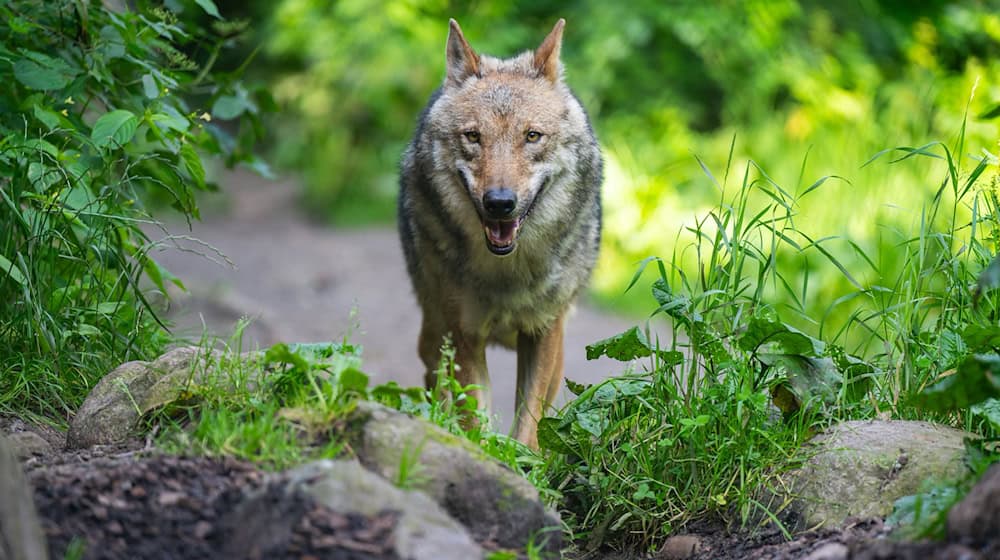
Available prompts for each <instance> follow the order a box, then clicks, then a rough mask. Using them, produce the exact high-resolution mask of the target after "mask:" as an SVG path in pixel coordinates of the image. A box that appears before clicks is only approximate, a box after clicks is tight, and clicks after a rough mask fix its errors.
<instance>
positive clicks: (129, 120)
mask: <svg viewBox="0 0 1000 560" xmlns="http://www.w3.org/2000/svg"><path fill="white" fill-rule="evenodd" d="M138 126H139V119H138V118H136V116H135V115H134V114H133V113H132V112H131V111H126V110H124V109H117V110H115V111H111V112H110V113H106V114H104V115H101V118H99V119H97V122H96V123H94V128H93V129H92V130H91V131H90V138H91V140H93V141H94V144H95V145H96V146H97V147H98V148H109V147H110V148H118V147H121V146H124V145H126V144H128V143H129V142H130V141H131V140H132V136H134V135H135V130H136V128H137V127H138Z"/></svg>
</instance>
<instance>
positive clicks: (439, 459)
mask: <svg viewBox="0 0 1000 560" xmlns="http://www.w3.org/2000/svg"><path fill="white" fill-rule="evenodd" d="M352 420H353V422H354V424H355V426H356V427H357V429H356V430H353V433H354V436H353V437H352V448H353V449H354V451H355V453H357V455H358V458H359V459H360V460H361V462H362V463H363V464H364V465H365V466H367V467H368V468H370V469H371V470H373V471H375V472H377V473H378V474H380V475H382V476H383V477H384V478H386V479H387V480H391V481H399V479H400V469H401V466H405V468H406V469H408V470H409V471H410V473H411V474H409V475H407V477H406V480H404V481H402V482H403V483H404V485H405V486H406V487H408V488H412V489H416V490H421V491H423V492H426V493H427V494H428V495H430V497H431V498H433V499H434V501H436V502H437V503H438V504H440V505H441V506H442V507H444V509H445V510H446V511H447V512H448V513H449V514H451V516H452V517H454V518H455V519H457V520H458V521H459V522H461V523H462V524H463V525H465V526H466V527H468V528H469V531H470V532H471V533H472V535H473V536H474V537H475V538H476V539H477V540H478V541H480V542H485V541H491V542H493V543H496V545H497V546H499V547H501V548H510V549H517V550H523V549H524V547H525V546H527V545H528V543H529V542H533V543H534V544H535V545H536V546H539V545H540V549H541V550H544V551H549V552H556V551H558V550H559V548H560V546H561V544H562V531H561V528H560V525H559V518H558V516H557V515H556V514H555V513H553V512H549V511H546V509H545V507H544V506H543V505H542V503H541V501H540V499H539V496H538V491H537V489H535V487H534V486H532V485H531V483H530V482H528V481H527V480H525V479H524V477H522V476H521V475H519V474H518V473H515V472H513V471H512V470H510V469H509V468H508V467H507V466H505V465H503V464H501V463H500V462H498V461H496V460H495V459H493V458H491V457H489V456H488V455H486V453H485V452H483V450H482V449H480V448H479V447H477V446H476V445H474V444H472V443H471V442H470V441H468V440H466V439H463V438H460V437H457V436H454V435H452V434H450V433H448V432H446V431H444V430H443V429H441V428H439V427H437V426H434V425H433V424H430V423H429V422H426V421H424V420H421V419H418V418H413V417H410V416H408V415H406V414H403V413H401V412H398V411H396V410H393V409H390V408H386V407H384V406H382V405H379V404H376V403H371V402H362V403H359V405H358V409H357V411H356V412H355V413H354V416H353V418H352Z"/></svg>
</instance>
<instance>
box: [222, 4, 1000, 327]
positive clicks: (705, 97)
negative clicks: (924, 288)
mask: <svg viewBox="0 0 1000 560" xmlns="http://www.w3.org/2000/svg"><path fill="white" fill-rule="evenodd" d="M217 3H218V5H219V7H220V10H221V12H222V13H223V15H224V16H225V17H227V18H232V19H241V18H245V19H247V20H248V21H249V22H250V25H249V28H248V29H249V31H248V33H250V36H248V37H244V38H243V44H244V45H245V49H244V50H245V51H246V52H245V53H238V54H235V55H231V56H233V60H232V61H230V63H231V64H232V65H233V66H235V65H238V64H242V63H244V60H242V59H241V56H242V55H244V54H250V52H253V53H254V58H253V60H252V62H251V63H250V64H249V66H248V67H247V70H248V74H249V76H250V77H251V78H254V79H256V80H257V81H258V82H259V83H260V84H261V85H262V86H263V87H262V88H261V93H262V92H264V91H267V92H269V94H270V95H268V96H267V97H269V98H272V99H273V101H274V103H275V104H276V108H277V109H278V111H277V112H276V113H274V114H273V115H272V118H271V120H269V121H268V126H267V130H268V131H269V133H268V135H267V142H268V147H267V149H266V153H267V155H268V156H269V157H268V160H269V161H270V162H271V163H272V164H274V165H275V166H276V167H277V168H278V169H279V170H282V172H284V173H292V174H294V175H295V176H296V177H298V178H300V179H301V181H302V185H303V190H302V192H301V195H300V198H299V200H300V201H301V203H302V208H304V209H305V210H306V211H307V212H308V213H309V215H310V216H311V217H312V218H313V219H314V220H316V221H318V222H322V223H326V224H331V225H334V226H338V227H349V226H358V225H371V224H390V223H391V222H392V220H393V212H394V199H395V196H396V188H397V187H396V168H397V161H398V159H399V155H400V153H401V151H402V149H403V147H404V146H405V143H406V142H407V141H408V139H409V137H410V135H411V133H412V130H413V126H414V122H415V118H416V115H417V113H418V112H419V110H420V108H421V107H422V106H423V105H424V103H425V102H426V100H427V97H428V95H429V94H430V93H431V92H432V91H433V90H434V89H435V88H436V87H437V86H438V84H439V83H440V82H441V79H442V76H443V68H444V42H445V38H446V36H447V20H448V18H449V17H454V18H456V19H458V20H459V22H460V23H461V24H462V26H463V29H464V30H465V34H466V36H467V37H468V39H469V40H470V41H471V43H472V45H473V46H474V48H476V49H478V50H479V51H480V52H486V53H491V54H494V55H501V56H507V55H512V54H516V53H518V52H520V51H521V50H524V49H527V48H533V47H534V46H536V45H537V43H538V42H539V41H540V39H541V38H542V37H544V35H545V34H546V33H547V32H548V31H549V29H550V28H551V26H552V25H553V23H554V22H555V21H556V19H558V18H559V17H564V18H566V20H567V27H566V32H565V39H564V48H563V59H564V63H565V67H566V77H567V80H568V82H569V83H570V85H571V86H572V88H573V89H574V90H575V92H576V93H577V95H578V96H579V97H580V98H581V100H582V101H583V104H584V105H585V106H586V107H587V108H588V110H589V112H590V114H591V116H592V119H593V121H594V124H595V127H596V130H597V133H598V135H599V138H600V140H601V141H602V144H603V146H604V153H605V160H606V164H607V179H606V184H605V191H604V196H605V204H606V207H607V209H608V211H607V224H606V244H605V246H604V248H603V259H602V265H601V267H600V269H599V271H598V274H597V281H596V284H595V290H596V295H597V298H598V299H599V300H600V301H602V302H605V303H607V304H608V305H611V306H612V307H615V308H618V309H622V308H625V309H631V310H632V311H637V310H645V302H644V301H642V299H643V298H645V294H639V295H638V298H637V299H639V301H640V302H639V303H636V302H635V301H632V300H630V299H629V298H625V299H623V298H621V292H622V289H623V285H622V284H623V282H622V281H623V279H626V280H627V279H628V278H629V277H630V276H631V275H632V273H633V272H634V266H633V265H634V263H635V262H636V261H637V260H639V259H642V258H644V257H647V256H649V255H660V256H667V255H668V254H669V253H670V252H671V251H672V250H673V248H674V246H675V238H676V236H677V234H678V232H679V231H680V230H681V229H682V228H683V227H684V226H685V225H690V224H691V222H692V221H693V219H694V218H695V217H696V216H698V215H700V214H702V213H703V212H704V210H706V209H707V208H710V207H711V206H712V205H715V204H717V203H718V202H719V199H720V195H721V193H720V190H719V188H718V187H717V186H716V185H715V184H714V182H713V180H712V179H710V178H709V177H708V176H707V175H706V172H705V170H703V168H702V166H701V165H699V163H698V162H697V161H696V159H695V158H696V157H697V158H700V160H701V161H702V162H704V166H705V167H706V168H707V169H708V170H709V171H710V172H711V173H712V174H713V175H714V176H715V177H716V178H718V179H719V180H720V181H721V178H722V176H723V175H725V172H726V169H727V162H728V161H729V159H730V153H729V152H730V147H731V146H732V148H733V153H732V161H733V163H732V165H731V166H730V167H731V171H732V172H731V174H730V175H739V174H742V172H743V170H744V168H745V162H746V161H747V160H753V161H754V162H755V163H756V164H757V165H759V167H760V168H761V169H763V170H764V171H766V173H767V175H768V176H769V177H770V178H772V179H773V180H774V181H775V182H777V183H778V184H780V185H781V186H782V187H784V188H785V189H786V190H788V191H789V192H795V191H796V190H797V189H798V190H802V189H804V188H805V187H807V186H809V185H810V184H812V183H813V182H814V181H815V180H817V179H818V178H820V177H822V176H825V175H838V176H841V177H843V178H844V179H845V180H844V181H832V182H828V183H827V184H825V185H824V186H823V188H822V189H821V190H820V191H819V192H817V193H814V194H813V195H812V198H809V197H806V198H804V199H803V200H802V201H801V207H800V208H799V211H800V212H801V213H802V214H803V215H804V218H803V220H802V221H803V223H802V224H800V225H806V223H805V222H806V221H807V222H808V224H807V227H806V229H808V230H813V231H814V232H815V233H816V234H817V235H839V234H845V233H846V234H850V236H851V238H852V239H853V240H854V241H856V242H858V243H861V244H865V243H868V242H870V241H872V240H875V239H876V238H877V237H878V236H879V235H880V234H879V232H880V229H882V228H885V227H892V226H893V225H903V226H905V225H908V224H909V222H910V221H911V220H912V219H913V216H912V215H909V214H907V212H906V210H909V209H913V208H914V206H915V205H916V204H918V203H919V202H921V201H922V200H923V196H924V195H925V194H927V191H928V190H933V189H934V188H936V186H937V185H936V184H935V182H934V181H930V182H928V181H924V180H923V179H924V178H925V176H926V174H927V173H928V168H927V167H922V164H920V163H914V164H907V165H897V166H889V165H887V164H886V163H885V161H884V160H883V161H879V162H876V163H875V164H872V165H869V166H867V167H865V168H862V164H863V163H865V162H866V161H867V160H868V159H869V158H870V157H871V156H873V155H874V154H875V153H877V152H879V151H880V150H883V149H887V148H893V147H896V146H921V145H924V144H925V143H928V142H931V141H934V140H938V141H943V142H949V141H951V140H952V139H953V138H954V137H955V136H956V135H957V134H958V132H959V130H960V128H961V126H962V122H963V115H964V114H965V112H966V111H967V109H968V111H969V115H970V117H971V118H970V119H969V122H968V124H967V126H968V136H969V141H968V142H967V146H968V148H969V149H968V151H969V153H971V154H973V155H975V154H977V153H978V152H979V151H980V150H982V149H987V150H993V151H995V150H996V148H997V145H996V141H997V126H996V122H995V121H994V122H990V121H985V120H979V119H976V118H975V117H976V116H977V115H978V114H980V113H981V112H983V111H984V110H985V109H986V108H987V107H990V106H992V104H994V103H996V102H997V101H998V100H1000V81H998V79H997V78H998V77H1000V75H998V73H1000V61H998V57H997V55H998V54H1000V15H998V14H1000V3H998V2H996V1H983V0H963V1H952V2H944V1H933V0H931V1H923V2H907V1H903V0H899V1H896V0H851V1H845V2H822V1H810V0H767V1H754V0H748V1H721V2H702V1H675V2H660V1H642V0H640V1H635V2H606V1H603V0H593V1H587V0H584V1H580V2H547V1H544V0H541V1H540V0H530V1H526V0H525V1H513V2H511V1H504V2H495V1H474V2H432V1H412V0H410V1H393V0H390V1H379V2H376V1H374V0H347V1H337V2H328V1H320V0H279V1H256V2H253V1H251V2H235V1H233V2H225V1H221V2H217ZM258 49H259V50H258ZM977 81H978V83H979V87H978V90H975V97H974V98H972V99H971V104H970V98H971V97H972V94H973V92H974V89H975V84H976V83H977ZM262 95H263V93H262ZM730 179H731V180H730V182H731V183H732V182H733V181H732V177H731V178H730ZM830 201H837V202H839V203H836V204H830ZM806 218H807V219H806ZM825 284H826V280H823V281H821V282H819V283H818V284H817V286H816V289H817V290H821V291H822V290H824V289H826V288H825ZM829 289H831V290H832V289H835V286H831V287H830V288H829Z"/></svg>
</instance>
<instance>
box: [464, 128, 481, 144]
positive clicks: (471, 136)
mask: <svg viewBox="0 0 1000 560" xmlns="http://www.w3.org/2000/svg"><path fill="white" fill-rule="evenodd" d="M462 134H464V135H465V139H466V140H468V141H469V142H472V143H473V144H478V143H479V132H478V131H475V130H466V131H465V132H463V133H462Z"/></svg>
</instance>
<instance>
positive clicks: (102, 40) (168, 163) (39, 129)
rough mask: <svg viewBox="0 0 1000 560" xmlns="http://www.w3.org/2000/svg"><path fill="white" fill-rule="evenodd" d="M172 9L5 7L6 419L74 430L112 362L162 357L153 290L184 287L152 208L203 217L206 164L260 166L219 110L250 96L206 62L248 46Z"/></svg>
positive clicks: (0, 375)
mask: <svg viewBox="0 0 1000 560" xmlns="http://www.w3.org/2000/svg"><path fill="white" fill-rule="evenodd" d="M171 5H174V6H176V7H177V9H178V10H180V11H179V12H175V11H171V10H169V9H166V8H162V7H155V6H151V5H149V4H147V3H146V2H139V3H138V4H135V6H136V7H135V9H134V11H133V10H131V9H124V8H120V9H111V8H109V7H107V6H108V4H106V3H101V2H79V1H70V0H59V1H55V2H41V1H39V0H11V1H8V2H4V3H3V4H2V5H0V81H2V82H3V83H4V87H3V88H2V90H0V301H3V302H4V305H3V306H2V307H0V347H2V348H3V353H2V355H0V411H14V412H18V413H32V414H41V415H44V416H47V417H49V418H50V419H52V420H55V421H57V422H58V421H63V420H64V419H65V416H66V414H67V413H69V412H71V411H73V410H75V408H76V406H77V405H78V404H79V402H80V401H81V400H82V398H83V396H84V395H85V394H86V393H87V391H88V390H89V389H90V387H91V386H92V385H93V383H94V382H95V381H96V379H98V378H99V377H100V376H101V375H103V374H104V373H106V372H107V371H108V370H109V369H110V368H111V367H114V366H116V365H117V364H119V363H121V362H123V361H126V360H129V359H134V358H145V357H149V356H150V355H152V354H154V353H156V352H158V351H159V350H160V349H161V348H162V347H163V344H164V343H165V342H166V334H165V332H164V330H163V328H162V325H161V324H160V323H159V322H158V319H157V318H156V314H155V309H154V308H153V306H152V305H151V303H150V293H149V291H148V290H149V288H145V287H144V285H143V284H142V283H141V282H144V281H149V282H150V283H151V286H152V290H153V291H155V292H159V293H165V290H166V284H168V283H174V284H177V285H178V286H182V284H181V282H180V280H178V279H177V278H174V277H173V276H172V275H170V273H169V272H167V271H166V270H164V269H163V268H161V267H160V265H159V264H157V263H156V261H155V260H153V258H151V256H150V252H151V250H152V249H153V248H154V246H155V243H154V242H152V241H151V240H150V238H149V237H148V236H147V233H146V231H148V230H144V229H143V227H144V226H147V225H150V224H155V222H154V221H153V220H152V218H151V216H150V213H149V211H148V209H147V207H146V205H145V202H146V201H148V200H150V199H152V198H155V199H157V200H167V201H169V202H170V203H172V204H173V206H174V207H175V208H176V209H177V210H179V211H180V212H181V213H182V214H183V215H185V216H186V217H187V218H188V219H190V218H197V217H198V208H197V205H196V204H195V198H194V196H195V191H196V190H204V189H208V188H214V186H213V185H212V184H210V183H209V182H208V180H207V179H206V172H205V164H204V162H203V160H202V157H203V156H221V157H224V158H225V159H226V161H227V163H230V164H232V163H237V162H240V161H246V162H249V163H251V164H253V163H257V162H256V160H254V159H253V157H252V154H250V153H249V151H248V150H249V148H250V147H251V146H252V143H253V141H254V140H255V137H256V135H257V134H256V132H254V131H253V130H252V127H250V128H247V129H246V131H245V132H243V133H241V134H240V136H238V137H237V138H233V137H231V136H230V135H229V134H228V133H226V132H224V131H223V130H222V129H220V128H218V127H216V126H212V125H210V124H209V121H210V120H211V118H212V117H211V115H210V114H209V113H208V111H207V110H206V108H207V107H211V106H212V104H213V103H214V102H215V101H216V100H219V99H223V98H225V97H226V96H229V95H234V94H236V93H238V92H241V91H243V86H241V85H240V83H239V81H238V78H239V72H238V71H237V72H221V71H219V70H218V69H216V68H213V61H214V57H213V56H208V57H207V59H208V60H205V59H206V56H205V53H206V52H212V53H218V52H219V51H220V50H221V49H223V48H224V47H226V46H232V45H233V42H234V37H233V36H222V35H220V34H218V33H217V32H216V31H215V30H214V29H213V28H211V27H206V28H202V27H199V26H196V25H192V24H191V22H192V20H194V19H197V17H198V16H199V14H201V13H202V9H201V8H193V9H187V10H181V8H180V7H179V6H178V5H176V4H171ZM199 5H200V6H201V7H202V8H204V9H205V10H208V11H211V10H212V9H213V7H214V4H213V3H212V2H211V0H203V1H202V2H199ZM255 113H256V110H255V109H254V110H247V109H246V108H244V110H243V111H240V112H235V111H233V112H230V114H228V115H225V116H227V117H232V118H239V119H240V121H241V122H242V121H246V122H247V123H248V125H249V124H252V122H253V121H255V120H256V115H255Z"/></svg>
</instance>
